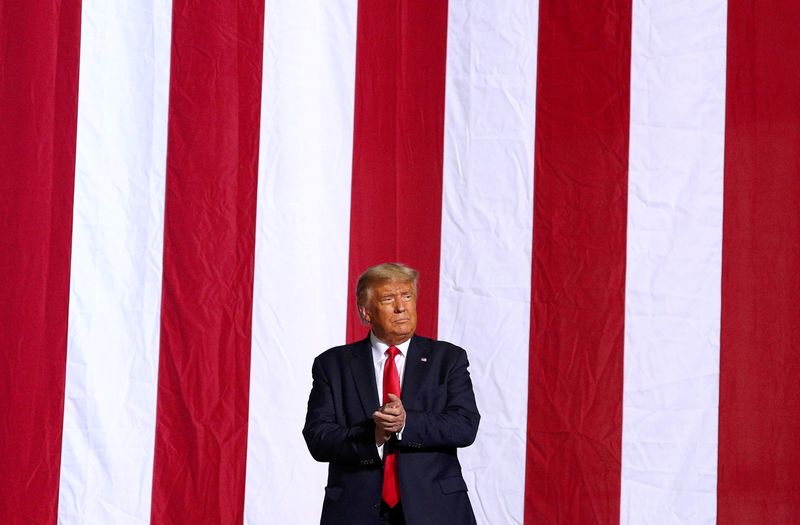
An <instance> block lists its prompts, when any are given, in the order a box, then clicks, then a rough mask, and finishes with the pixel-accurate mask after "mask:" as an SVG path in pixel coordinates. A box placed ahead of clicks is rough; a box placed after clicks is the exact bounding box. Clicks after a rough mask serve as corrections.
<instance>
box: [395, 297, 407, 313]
mask: <svg viewBox="0 0 800 525" xmlns="http://www.w3.org/2000/svg"><path fill="white" fill-rule="evenodd" d="M405 309H406V304H405V302H403V300H402V299H400V300H395V302H394V311H395V312H403V311H405Z"/></svg>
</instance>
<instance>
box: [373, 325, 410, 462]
mask: <svg viewBox="0 0 800 525" xmlns="http://www.w3.org/2000/svg"><path fill="white" fill-rule="evenodd" d="M369 342H370V344H371V345H372V363H373V364H374V365H375V384H376V385H378V405H379V406H383V367H384V365H385V364H386V360H387V358H388V356H387V355H386V350H388V349H389V346H391V345H387V344H386V343H384V342H383V341H381V340H380V339H378V338H377V337H375V334H373V333H372V332H370V333H369ZM410 344H411V339H408V340H407V341H405V342H403V343H400V344H399V345H394V346H396V347H397V349H398V350H400V352H399V353H398V354H397V355H396V356H394V364H395V366H396V367H397V375H399V376H400V385H401V386H400V389H401V390H402V388H403V387H402V385H403V372H405V369H406V355H407V354H408V345H410ZM403 428H405V427H403ZM402 434H403V429H400V432H398V433H397V438H398V439H402V438H401V436H402ZM375 446H377V447H378V455H380V457H381V458H382V457H383V445H378V444H377V443H376V444H375Z"/></svg>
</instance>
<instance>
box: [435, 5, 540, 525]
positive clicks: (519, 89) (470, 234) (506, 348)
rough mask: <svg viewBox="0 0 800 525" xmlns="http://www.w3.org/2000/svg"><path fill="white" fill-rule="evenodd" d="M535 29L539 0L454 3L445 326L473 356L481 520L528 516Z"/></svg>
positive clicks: (442, 332) (472, 466)
mask: <svg viewBox="0 0 800 525" xmlns="http://www.w3.org/2000/svg"><path fill="white" fill-rule="evenodd" d="M537 30H538V3H537V2H525V1H520V0H505V1H502V2H498V3H493V4H491V5H489V4H485V5H481V4H476V3H474V2H468V1H465V0H458V1H451V2H450V4H449V18H448V35H447V83H446V90H445V91H446V100H445V146H444V191H443V193H444V196H443V200H444V202H443V210H442V251H441V274H440V281H439V337H440V338H441V339H444V340H449V341H451V342H453V343H456V344H459V345H463V346H464V347H465V348H466V349H467V351H468V354H469V358H470V364H471V366H470V371H471V374H472V379H473V382H474V385H475V395H476V397H477V401H478V408H479V409H480V412H481V415H482V419H481V424H480V430H479V433H478V439H477V440H476V442H475V444H474V445H472V446H471V447H468V448H466V449H464V450H462V451H460V453H459V454H460V457H461V458H462V466H463V467H464V476H465V479H466V480H467V484H468V486H469V489H470V494H471V496H472V497H471V500H472V504H473V507H474V509H475V513H476V516H477V518H478V522H479V523H504V524H505V523H522V520H523V497H524V492H525V436H526V429H527V423H526V421H527V406H528V347H529V342H528V340H529V329H530V282H531V235H532V220H533V141H534V113H535V92H536V42H537V32H538V31H537ZM508 35H514V37H513V38H509V37H508Z"/></svg>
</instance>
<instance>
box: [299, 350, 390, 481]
mask: <svg viewBox="0 0 800 525" xmlns="http://www.w3.org/2000/svg"><path fill="white" fill-rule="evenodd" d="M311 374H312V377H313V383H312V386H311V394H310V395H309V398H308V411H307V412H306V422H305V426H304V427H303V437H304V438H305V440H306V445H308V450H309V451H310V452H311V456H312V457H313V458H314V459H315V460H317V461H322V462H335V463H347V464H353V465H360V466H365V465H373V464H380V462H381V458H380V456H379V455H378V449H377V447H376V446H375V424H374V423H373V421H372V420H371V419H365V420H364V421H361V422H358V423H356V424H354V425H352V426H347V425H346V424H345V422H344V421H343V419H342V417H341V414H339V416H338V417H337V413H336V407H335V398H334V393H333V392H334V388H335V387H334V385H332V384H331V380H330V377H329V374H328V373H327V371H326V369H325V367H323V366H322V364H321V363H320V359H319V358H317V359H316V360H314V365H313V367H312V369H311Z"/></svg>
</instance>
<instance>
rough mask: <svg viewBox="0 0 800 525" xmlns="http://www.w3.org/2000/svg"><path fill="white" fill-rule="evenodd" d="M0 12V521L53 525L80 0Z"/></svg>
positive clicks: (18, 5)
mask: <svg viewBox="0 0 800 525" xmlns="http://www.w3.org/2000/svg"><path fill="white" fill-rule="evenodd" d="M0 10H2V15H0V57H2V62H3V63H2V73H0V170H2V173H3V175H2V176H0V198H1V199H2V202H1V203H0V224H2V227H0V289H1V290H2V293H1V295H2V301H0V349H2V367H0V408H1V410H0V412H2V430H0V457H2V459H0V486H2V489H0V523H21V522H22V521H24V522H25V523H55V522H56V512H57V507H58V480H59V467H60V463H61V429H62V422H63V414H64V380H65V374H66V353H67V314H68V310H69V269H70V246H71V238H72V196H73V188H74V182H75V137H76V129H77V110H78V62H79V46H80V22H81V3H80V1H79V0H76V1H62V2H52V1H42V0H29V1H25V2H5V3H4V4H3V6H2V8H0Z"/></svg>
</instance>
